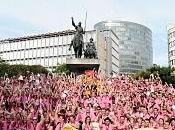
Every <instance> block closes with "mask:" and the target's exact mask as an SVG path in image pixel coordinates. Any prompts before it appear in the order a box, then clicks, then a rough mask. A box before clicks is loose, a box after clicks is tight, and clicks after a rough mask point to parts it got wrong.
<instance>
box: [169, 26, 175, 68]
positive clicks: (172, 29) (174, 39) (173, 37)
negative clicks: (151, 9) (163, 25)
mask: <svg viewBox="0 0 175 130" xmlns="http://www.w3.org/2000/svg"><path fill="white" fill-rule="evenodd" d="M168 62H169V66H171V67H175V25H171V26H169V28H168Z"/></svg>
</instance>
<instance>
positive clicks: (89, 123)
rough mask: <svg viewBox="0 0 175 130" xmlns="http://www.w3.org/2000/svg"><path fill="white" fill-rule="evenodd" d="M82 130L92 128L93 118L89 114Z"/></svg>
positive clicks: (90, 129)
mask: <svg viewBox="0 0 175 130" xmlns="http://www.w3.org/2000/svg"><path fill="white" fill-rule="evenodd" d="M82 130H92V124H91V118H90V116H87V117H86V118H85V122H84V123H83V128H82Z"/></svg>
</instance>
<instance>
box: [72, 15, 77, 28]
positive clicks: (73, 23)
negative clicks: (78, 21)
mask: <svg viewBox="0 0 175 130" xmlns="http://www.w3.org/2000/svg"><path fill="white" fill-rule="evenodd" d="M71 19H72V26H74V27H75V28H77V26H76V25H75V22H74V18H73V17H71Z"/></svg>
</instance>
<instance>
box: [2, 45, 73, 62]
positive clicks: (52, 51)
mask: <svg viewBox="0 0 175 130" xmlns="http://www.w3.org/2000/svg"><path fill="white" fill-rule="evenodd" d="M68 49H69V48H68V46H63V47H60V48H43V49H33V50H25V51H15V52H7V53H2V57H3V58H4V59H6V60H10V59H12V60H13V59H24V58H35V57H47V56H61V55H72V54H73V50H71V51H69V50H68Z"/></svg>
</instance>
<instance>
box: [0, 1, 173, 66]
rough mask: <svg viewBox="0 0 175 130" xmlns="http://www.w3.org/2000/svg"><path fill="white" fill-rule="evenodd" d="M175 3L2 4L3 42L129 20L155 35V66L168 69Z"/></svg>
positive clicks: (46, 2)
mask: <svg viewBox="0 0 175 130" xmlns="http://www.w3.org/2000/svg"><path fill="white" fill-rule="evenodd" d="M174 5H175V1H174V0H0V39H5V38H10V37H20V36H26V35H33V34H38V33H47V32H56V31H62V30H66V29H73V28H72V26H71V21H70V18H71V16H74V18H75V21H76V22H78V21H82V22H83V24H84V19H85V12H86V11H87V13H88V19H87V29H93V26H94V24H95V23H97V22H99V21H103V20H127V21H132V22H136V23H140V24H143V25H146V26H147V27H149V28H150V29H151V30H152V33H153V52H154V57H153V59H154V63H156V64H160V65H167V64H168V60H167V50H168V49H167V25H168V24H171V23H175V13H174V12H175V8H174V7H173V6H174Z"/></svg>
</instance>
